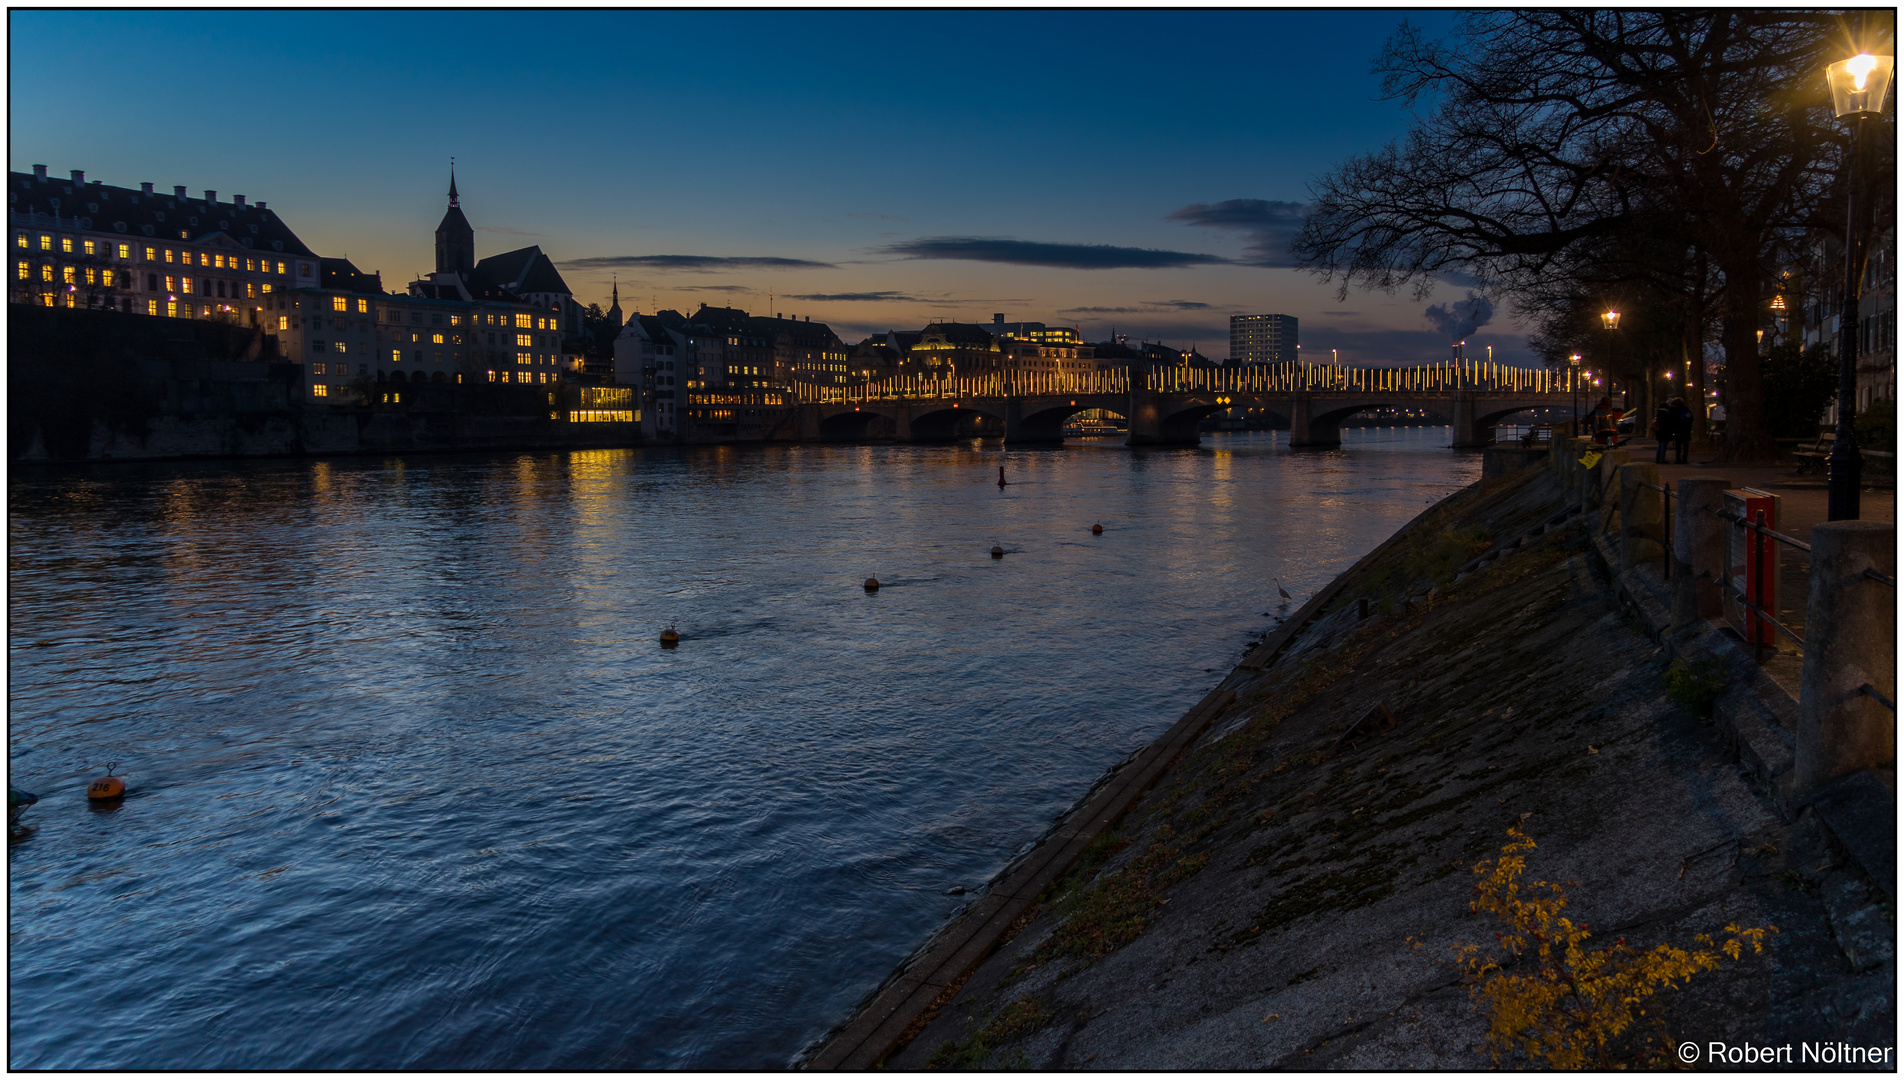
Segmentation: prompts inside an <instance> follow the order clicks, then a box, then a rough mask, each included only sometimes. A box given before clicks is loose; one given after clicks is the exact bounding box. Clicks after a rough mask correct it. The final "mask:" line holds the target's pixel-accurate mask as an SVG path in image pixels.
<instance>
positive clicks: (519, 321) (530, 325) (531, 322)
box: [516, 315, 535, 330]
mask: <svg viewBox="0 0 1904 1080" xmlns="http://www.w3.org/2000/svg"><path fill="white" fill-rule="evenodd" d="M516 325H517V326H518V327H520V328H522V329H524V330H533V329H535V319H533V318H531V317H529V316H527V315H518V316H516Z"/></svg>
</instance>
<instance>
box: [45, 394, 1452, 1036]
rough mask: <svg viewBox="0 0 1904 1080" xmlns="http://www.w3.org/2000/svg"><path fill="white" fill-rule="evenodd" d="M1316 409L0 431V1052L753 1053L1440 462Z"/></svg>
mask: <svg viewBox="0 0 1904 1080" xmlns="http://www.w3.org/2000/svg"><path fill="white" fill-rule="evenodd" d="M1344 436H1345V440H1346V441H1345V445H1344V447H1343V448H1342V449H1341V450H1339V451H1332V452H1326V453H1316V452H1297V453H1292V452H1290V451H1289V450H1288V449H1287V448H1286V447H1284V446H1281V445H1279V444H1278V442H1277V436H1276V435H1274V434H1272V433H1268V432H1262V433H1235V434H1219V435H1215V436H1206V439H1205V445H1204V448H1203V449H1201V450H1196V451H1188V450H1175V451H1153V452H1133V451H1129V450H1126V449H1124V448H1123V447H1122V446H1120V445H1117V444H1115V443H1112V442H1107V441H1106V442H1100V441H1073V442H1072V443H1071V444H1069V445H1068V446H1067V447H1065V448H1064V449H1062V450H1046V451H1005V450H1001V449H1000V448H999V447H997V446H996V445H988V444H980V443H972V444H969V445H964V446H953V447H938V448H933V447H808V446H801V447H788V446H770V447H756V448H708V449H696V450H639V451H595V452H579V453H562V454H500V455H488V456H443V457H425V456H417V457H407V458H405V457H392V458H363V459H337V460H325V461H315V462H311V461H296V462H250V463H240V464H230V463H219V464H173V465H150V466H137V465H120V466H113V467H96V468H91V469H84V470H75V471H45V472H32V471H26V470H20V469H16V470H15V471H14V473H13V475H12V477H11V481H10V486H9V505H10V514H9V540H10V543H9V559H10V563H9V574H8V578H9V585H10V589H11V593H10V597H9V599H10V604H9V619H10V622H9V631H10V637H9V674H10V676H11V685H10V700H9V706H10V708H9V717H10V719H9V724H8V734H9V746H10V753H11V761H10V779H11V781H12V782H13V783H14V784H15V785H16V786H20V787H24V788H26V789H29V790H32V791H36V792H38V793H40V794H41V795H42V797H43V798H42V801H41V802H40V804H39V805H38V806H36V807H34V808H33V809H32V810H30V811H29V812H28V814H27V817H26V820H27V822H29V823H31V824H33V825H35V826H36V829H35V831H34V832H33V834H32V835H31V836H30V837H28V838H27V839H25V840H24V841H21V842H18V843H15V844H13V845H11V847H10V848H9V852H8V861H9V869H10V874H11V881H10V886H11V888H10V901H11V902H10V905H9V911H8V930H9V942H10V951H9V960H8V962H9V976H10V988H11V996H10V1016H9V1030H10V1035H11V1040H10V1047H11V1049H10V1064H11V1065H12V1066H13V1067H14V1068H36V1069H44V1068H63V1069H78V1068H98V1069H105V1068H113V1069H181V1068H210V1069H251V1068H342V1069H381V1068H455V1069H497V1068H522V1069H530V1068H536V1069H541V1068H616V1069H640V1068H680V1067H693V1068H709V1069H712V1068H775V1067H780V1066H783V1065H785V1064H786V1063H787V1062H788V1061H789V1060H790V1058H792V1057H793V1056H794V1055H795V1054H796V1053H797V1052H798V1051H799V1050H800V1049H801V1047H802V1046H804V1045H805V1044H806V1043H807V1042H808V1041H810V1040H811V1039H813V1038H815V1037H816V1036H818V1035H820V1034H821V1033H822V1032H824V1031H825V1030H826V1029H827V1028H828V1027H829V1026H830V1025H831V1024H833V1023H836V1022H837V1021H839V1020H840V1019H842V1018H843V1016H844V1015H845V1013H846V1012H847V1011H848V1010H849V1009H850V1008H851V1007H852V1006H853V1005H854V1004H855V1003H856V1002H857V1001H858V1000H859V999H860V998H861V997H862V996H864V995H865V993H866V992H867V991H868V990H870V989H871V988H872V987H873V986H875V985H876V984H877V983H878V982H879V981H880V979H882V978H883V977H884V976H885V974H886V973H887V972H888V971H889V970H890V969H891V967H892V965H893V964H894V963H895V962H897V961H898V960H899V959H901V958H902V957H903V956H905V954H906V953H908V952H909V951H910V950H911V949H912V948H914V947H915V946H916V945H917V944H918V943H919V942H920V941H922V940H923V939H924V938H925V937H926V936H927V935H928V934H929V933H930V932H931V931H932V930H933V929H934V928H935V927H937V926H938V925H940V924H941V923H942V922H943V921H944V920H945V918H946V917H947V916H948V915H949V914H950V913H952V912H953V911H954V910H955V909H956V907H957V905H958V904H959V903H960V902H961V901H960V899H959V898H956V897H952V896H948V895H947V891H948V890H949V889H952V888H954V887H965V888H972V887H975V886H977V885H980V884H982V883H983V882H984V881H985V880H986V879H987V878H988V877H990V876H991V875H992V874H993V873H995V872H996V871H997V870H998V869H999V868H1000V867H1001V866H1003V865H1004V863H1005V862H1006V861H1007V860H1009V859H1010V858H1011V857H1012V855H1013V854H1014V853H1015V852H1016V851H1018V850H1020V849H1021V848H1022V847H1023V846H1025V845H1026V844H1027V843H1029V842H1030V841H1032V840H1033V839H1035V838H1036V837H1037V836H1038V835H1039V834H1040V833H1041V832H1042V831H1043V829H1044V828H1045V827H1046V826H1047V825H1048V823H1049V822H1050V821H1051V819H1052V818H1053V817H1054V816H1056V815H1057V814H1059V813H1060V812H1062V811H1063V810H1064V809H1065V808H1066V807H1067V806H1069V805H1070V804H1071V803H1072V802H1073V801H1074V800H1075V799H1076V798H1077V797H1078V796H1079V795H1081V794H1082V793H1083V792H1084V791H1085V789H1086V788H1088V787H1089V785H1090V784H1091V782H1092V781H1093V780H1094V779H1095V778H1096V777H1097V776H1099V775H1100V774H1101V773H1102V772H1103V770H1104V769H1105V768H1106V767H1107V766H1109V765H1111V764H1113V763H1115V762H1117V761H1118V760H1120V759H1122V758H1123V757H1125V756H1126V755H1127V754H1129V753H1130V752H1131V751H1133V750H1135V749H1136V748H1138V747H1140V746H1142V745H1143V744H1144V743H1146V742H1147V741H1149V740H1150V739H1151V738H1153V737H1154V736H1156V735H1157V734H1159V733H1160V732H1161V731H1163V730H1164V729H1165V728H1166V727H1168V726H1169V725H1170V724H1171V723H1172V722H1173V721H1174V720H1175V719H1176V718H1177V717H1178V716H1179V715H1180V714H1181V713H1182V712H1183V710H1184V709H1185V708H1187V707H1188V706H1190V705H1191V704H1193V703H1194V702H1195V701H1196V700H1197V699H1198V698H1199V697H1200V696H1202V694H1203V693H1204V692H1205V691H1206V690H1207V689H1208V688H1209V686H1210V685H1211V684H1212V683H1213V682H1214V680H1215V679H1216V678H1218V677H1219V674H1218V673H1220V672H1221V671H1223V670H1226V669H1227V668H1228V667H1229V666H1230V665H1231V664H1232V663H1234V662H1235V660H1236V659H1237V658H1238V657H1239V656H1240V655H1241V654H1242V652H1243V649H1244V646H1245V643H1246V641H1248V640H1249V639H1251V638H1252V637H1254V636H1256V635H1257V634H1259V633H1260V632H1261V631H1262V630H1264V629H1266V628H1268V627H1269V626H1270V625H1272V623H1273V617H1265V613H1275V612H1277V611H1278V607H1277V596H1276V585H1275V583H1274V581H1273V580H1272V579H1273V578H1279V579H1280V581H1281V583H1282V584H1283V585H1284V586H1285V587H1287V588H1288V590H1289V591H1290V592H1291V593H1293V594H1295V597H1296V602H1297V603H1300V602H1301V600H1302V599H1303V598H1304V597H1306V596H1307V595H1309V594H1311V593H1313V592H1314V591H1315V590H1317V589H1319V588H1320V587H1322V586H1323V585H1324V584H1326V583H1327V581H1328V580H1329V579H1330V577H1332V576H1333V575H1334V574H1335V573H1336V572H1337V571H1339V570H1341V569H1342V568H1344V567H1346V566H1347V565H1348V564H1349V563H1351V562H1353V561H1354V560H1355V559H1356V558H1358V557H1360V556H1361V555H1362V554H1363V553H1364V552H1366V551H1367V550H1368V549H1369V548H1371V547H1372V546H1374V545H1375V544H1376V543H1377V542H1379V541H1380V540H1381V539H1382V538H1383V537H1385V536H1387V535H1388V534H1389V533H1390V532H1392V531H1393V530H1394V528H1395V527H1396V526H1398V525H1399V524H1401V523H1402V522H1404V521H1406V520H1407V519H1408V518H1410V517H1412V516H1413V515H1414V514H1416V513H1418V512H1419V511H1420V510H1421V509H1423V507H1424V505H1425V504H1426V503H1427V502H1429V501H1431V500H1433V499H1437V498H1439V497H1441V496H1442V495H1445V494H1446V493H1448V492H1449V491H1451V490H1453V489H1454V488H1455V487H1457V486H1459V485H1461V484H1465V483H1467V482H1469V481H1470V480H1472V479H1473V478H1474V477H1475V476H1476V475H1477V474H1478V471H1479V462H1478V459H1477V458H1475V457H1474V456H1472V455H1463V454H1455V453H1453V452H1450V451H1449V450H1447V449H1445V447H1446V445H1447V443H1448V431H1447V429H1446V428H1400V429H1348V430H1346V431H1345V432H1344ZM1000 464H1003V465H1004V466H1005V467H1006V470H1007V474H1008V476H1009V477H1010V478H1012V480H1013V483H1012V485H1011V486H1009V487H1007V488H1005V489H1003V490H1002V491H1001V490H1000V489H999V488H998V487H997V486H996V484H995V479H996V476H997V467H998V466H999V465H1000ZM1094 521H1098V522H1102V523H1103V525H1104V529H1105V531H1104V533H1103V535H1101V536H1093V535H1092V534H1091V533H1090V531H1089V530H1090V526H1091V524H1092V523H1093V522H1094ZM993 544H1000V545H1002V546H1003V547H1004V548H1005V549H1006V550H1007V551H1008V552H1009V554H1008V555H1007V556H1006V557H1005V558H1004V559H1002V560H993V559H991V558H990V557H988V555H987V552H988V551H989V550H990V548H991V547H992V545H993ZM868 576H877V577H878V578H879V579H880V581H881V582H882V583H883V587H882V588H881V589H880V590H879V592H878V593H877V594H875V595H868V594H867V593H865V592H864V591H863V590H862V589H861V587H860V586H861V582H862V581H863V579H865V578H866V577H868ZM1283 610H1284V611H1287V610H1289V609H1283ZM669 622H673V623H674V624H675V625H676V626H677V627H678V628H679V630H680V632H681V635H682V639H683V640H682V644H681V646H680V648H679V649H676V650H673V651H664V650H662V649H660V648H658V647H657V646H656V645H655V643H654V642H655V637H656V634H657V632H658V631H659V630H660V629H661V628H662V627H663V626H664V625H666V624H668V623H669ZM108 761H113V762H117V763H118V768H119V772H120V773H122V774H123V775H124V776H125V777H126V779H127V782H128V784H129V786H130V790H131V794H130V795H129V796H128V797H127V798H126V799H125V800H124V802H123V804H122V805H120V806H118V807H116V808H112V809H96V808H92V807H89V806H88V804H87V802H86V800H85V797H84V788H85V784H86V781H87V780H88V779H89V778H90V777H92V776H94V775H97V774H98V773H99V771H100V770H101V768H102V767H103V766H104V765H105V764H106V763H107V762H108ZM102 973H104V974H106V975H108V976H109V977H102Z"/></svg>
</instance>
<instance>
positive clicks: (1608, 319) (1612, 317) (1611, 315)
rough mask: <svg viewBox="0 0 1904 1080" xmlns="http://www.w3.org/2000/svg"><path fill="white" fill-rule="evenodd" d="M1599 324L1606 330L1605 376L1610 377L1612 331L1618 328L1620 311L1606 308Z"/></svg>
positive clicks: (1622, 408)
mask: <svg viewBox="0 0 1904 1080" xmlns="http://www.w3.org/2000/svg"><path fill="white" fill-rule="evenodd" d="M1600 325H1601V326H1603V327H1605V328H1606V332H1607V346H1606V369H1607V377H1608V378H1612V377H1613V331H1615V330H1618V329H1619V328H1620V313H1619V312H1618V311H1615V310H1614V309H1612V308H1608V309H1607V310H1605V311H1603V312H1601V313H1600ZM1620 411H1621V412H1625V411H1626V396H1625V395H1624V394H1622V395H1621V396H1620Z"/></svg>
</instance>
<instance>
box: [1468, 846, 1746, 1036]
mask: <svg viewBox="0 0 1904 1080" xmlns="http://www.w3.org/2000/svg"><path fill="white" fill-rule="evenodd" d="M1507 835H1508V843H1507V844H1506V846H1504V847H1502V848H1501V855H1500V857H1499V858H1498V859H1493V860H1484V861H1482V862H1481V863H1480V864H1478V865H1477V866H1475V868H1474V873H1475V876H1476V877H1477V878H1479V879H1480V880H1479V881H1478V882H1477V883H1476V884H1475V888H1474V900H1473V903H1472V904H1471V905H1470V906H1471V908H1472V910H1474V911H1475V912H1476V913H1479V914H1485V915H1490V916H1493V917H1494V918H1495V919H1496V920H1498V921H1499V922H1500V924H1501V930H1500V931H1499V933H1498V939H1499V940H1498V949H1497V950H1488V949H1484V948H1483V947H1482V946H1480V945H1460V946H1455V947H1454V950H1453V951H1454V954H1455V959H1454V966H1455V967H1456V968H1457V969H1458V970H1459V971H1460V972H1461V973H1462V977H1463V980H1464V981H1465V982H1467V983H1468V985H1469V986H1470V988H1471V990H1472V992H1473V994H1474V998H1475V1001H1476V1003H1477V1004H1478V1005H1479V1006H1480V1007H1481V1008H1482V1009H1484V1010H1485V1011H1486V1013H1487V1017H1488V1032H1487V1040H1488V1045H1489V1046H1490V1047H1491V1049H1492V1051H1493V1055H1494V1060H1495V1061H1496V1063H1499V1061H1500V1058H1501V1054H1502V1052H1504V1051H1511V1050H1519V1051H1521V1052H1522V1053H1524V1054H1526V1055H1527V1057H1528V1059H1529V1060H1530V1061H1531V1062H1533V1063H1534V1064H1536V1065H1540V1064H1545V1065H1547V1066H1550V1067H1552V1068H1556V1069H1584V1068H1600V1069H1604V1068H1610V1067H1612V1066H1613V1065H1614V1059H1613V1056H1612V1047H1613V1046H1614V1045H1615V1043H1616V1041H1617V1040H1620V1039H1622V1038H1623V1037H1627V1036H1629V1035H1631V1036H1632V1040H1631V1043H1630V1045H1629V1047H1628V1049H1629V1051H1630V1052H1632V1053H1633V1054H1634V1055H1635V1056H1637V1057H1638V1058H1639V1059H1640V1060H1641V1061H1652V1060H1656V1057H1655V1055H1656V1048H1655V1047H1653V1046H1652V1045H1651V1043H1652V1038H1653V1036H1654V1035H1660V1036H1663V1035H1664V1031H1663V1029H1660V1025H1659V1024H1658V1023H1657V1021H1655V1023H1654V1025H1653V1026H1654V1028H1655V1029H1656V1030H1655V1031H1652V1032H1649V1031H1646V1030H1645V1029H1641V1030H1639V1031H1634V1027H1635V1025H1636V1024H1638V1023H1639V1022H1640V1021H1641V1020H1642V1018H1645V1017H1646V1015H1647V1004H1648V1002H1649V1001H1650V1000H1651V999H1653V998H1654V997H1656V996H1658V995H1660V994H1663V993H1665V992H1668V991H1672V990H1677V989H1680V988H1682V987H1684V986H1685V985H1686V983H1687V982H1688V981H1689V980H1691V979H1692V978H1693V976H1695V975H1698V974H1700V973H1702V972H1707V971H1713V970H1716V969H1717V968H1718V967H1719V965H1720V962H1721V957H1722V956H1723V957H1725V958H1729V959H1731V960H1735V961H1736V960H1738V959H1739V957H1740V954H1741V953H1742V952H1743V951H1744V949H1745V947H1746V946H1747V945H1750V946H1751V947H1752V951H1753V952H1754V953H1757V952H1761V951H1763V949H1764V941H1765V937H1766V935H1767V934H1776V933H1778V928H1777V927H1775V926H1766V927H1758V928H1754V929H1746V928H1742V927H1740V926H1738V925H1736V924H1733V925H1728V926H1727V927H1726V928H1725V932H1726V934H1727V935H1728V936H1727V938H1726V939H1725V940H1724V941H1723V942H1715V941H1714V940H1713V938H1712V936H1711V935H1709V934H1698V935H1696V936H1695V937H1694V939H1693V941H1694V945H1693V947H1692V948H1690V949H1685V948H1680V947H1679V946H1676V945H1671V944H1661V945H1655V946H1654V947H1653V948H1651V949H1648V950H1644V951H1641V950H1639V949H1635V948H1634V947H1633V946H1631V945H1629V944H1627V941H1626V939H1625V938H1620V939H1619V940H1618V941H1615V942H1614V943H1613V944H1611V945H1604V946H1597V947H1596V946H1590V945H1589V944H1588V941H1589V940H1590V939H1591V938H1592V936H1593V935H1592V934H1590V933H1588V931H1587V927H1586V924H1585V923H1575V922H1573V921H1572V920H1571V919H1568V918H1567V917H1566V916H1565V915H1563V914H1562V911H1563V910H1564V909H1565V908H1566V907H1567V893H1566V891H1565V890H1564V889H1563V888H1562V887H1561V886H1559V885H1558V884H1555V883H1552V882H1547V881H1535V882H1529V883H1527V884H1525V885H1523V884H1522V883H1521V880H1520V878H1521V873H1522V872H1523V871H1524V870H1525V869H1526V868H1527V858H1526V856H1527V852H1530V851H1532V850H1534V847H1535V844H1534V841H1533V840H1531V839H1530V838H1529V837H1528V836H1527V834H1526V833H1523V832H1522V831H1521V830H1520V829H1518V828H1510V829H1508V830H1507ZM1667 1041H1668V1042H1670V1041H1671V1040H1670V1038H1667Z"/></svg>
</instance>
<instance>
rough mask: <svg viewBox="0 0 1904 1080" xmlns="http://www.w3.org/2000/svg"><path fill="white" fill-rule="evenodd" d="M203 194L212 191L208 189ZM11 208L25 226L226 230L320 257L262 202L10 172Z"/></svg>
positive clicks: (184, 234)
mask: <svg viewBox="0 0 1904 1080" xmlns="http://www.w3.org/2000/svg"><path fill="white" fill-rule="evenodd" d="M201 194H210V193H209V192H205V193H201ZM7 210H8V211H9V213H10V214H12V215H15V221H16V222H18V223H22V224H33V225H49V226H53V227H59V226H60V225H61V224H63V225H64V227H65V228H69V229H71V228H78V229H90V230H92V231H95V232H117V233H123V234H125V235H126V236H132V237H151V238H153V239H159V240H185V241H192V240H201V239H204V238H205V237H208V236H211V235H213V234H215V233H221V232H222V233H224V234H226V235H228V236H230V237H231V238H232V239H233V240H236V241H237V242H238V243H239V244H240V245H241V246H243V247H248V248H251V249H253V250H256V251H269V252H274V253H281V254H285V255H305V256H315V255H316V252H314V251H312V250H311V249H310V248H309V247H306V246H305V244H304V241H302V240H299V239H298V238H297V234H296V233H294V232H292V231H291V229H290V227H289V226H287V225H286V224H285V223H284V222H283V221H282V220H280V219H279V217H278V215H277V213H276V212H275V211H272V210H267V209H265V208H264V207H263V206H260V205H259V204H257V203H246V204H245V205H244V206H239V205H238V204H237V202H236V200H234V201H232V202H217V201H208V200H206V199H203V198H191V197H189V196H186V197H180V196H179V195H177V194H176V193H161V192H156V191H155V192H152V193H150V194H148V193H146V192H144V191H139V190H135V189H133V188H122V187H114V186H112V185H111V184H102V183H100V182H98V181H96V180H95V181H91V182H85V181H74V180H71V179H59V178H56V177H52V176H49V177H47V178H46V179H44V180H41V179H39V178H37V177H35V176H34V175H33V174H32V173H19V172H9V173H7Z"/></svg>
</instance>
